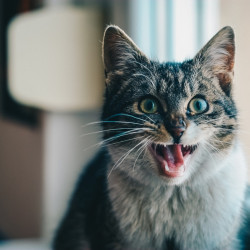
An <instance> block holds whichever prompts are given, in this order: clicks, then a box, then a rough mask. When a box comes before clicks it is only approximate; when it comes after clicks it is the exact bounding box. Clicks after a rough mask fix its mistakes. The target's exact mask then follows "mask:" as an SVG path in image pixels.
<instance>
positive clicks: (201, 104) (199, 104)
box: [188, 98, 208, 114]
mask: <svg viewBox="0 0 250 250" xmlns="http://www.w3.org/2000/svg"><path fill="white" fill-rule="evenodd" d="M188 108H189V110H190V111H191V113H193V114H201V113H203V112H205V111H206V110H207V109H208V103H207V102H206V101H205V100H204V99H202V98H194V99H193V100H191V101H190V103H189V105H188Z"/></svg>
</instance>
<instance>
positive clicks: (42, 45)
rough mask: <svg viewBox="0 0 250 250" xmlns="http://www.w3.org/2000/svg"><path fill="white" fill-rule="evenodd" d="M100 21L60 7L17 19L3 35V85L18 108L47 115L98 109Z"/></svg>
mask: <svg viewBox="0 0 250 250" xmlns="http://www.w3.org/2000/svg"><path fill="white" fill-rule="evenodd" d="M101 36H102V29H101V15H100V12H99V11H98V10H97V9H93V8H91V9H90V8H81V9H79V8H76V7H72V6H64V7H60V8H58V7H57V8H44V9H40V10H37V11H33V12H29V13H26V14H22V15H20V16H17V17H16V18H15V19H14V20H13V21H12V22H11V23H10V25H9V30H8V76H9V77H8V80H9V91H10V93H11V95H12V96H13V97H14V98H15V99H16V100H17V101H19V102H21V103H23V104H25V105H29V106H32V107H37V108H41V109H44V110H49V111H80V110H87V109H88V110H89V109H95V108H98V107H99V106H100V105H101V103H102V89H103V85H104V84H103V78H102V77H103V69H102V61H101V43H100V41H101Z"/></svg>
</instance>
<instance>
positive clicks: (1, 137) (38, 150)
mask: <svg viewBox="0 0 250 250" xmlns="http://www.w3.org/2000/svg"><path fill="white" fill-rule="evenodd" d="M41 176H42V133H41V129H40V128H29V127H27V126H22V125H20V124H16V123H13V122H10V121H7V120H3V119H2V118H0V201H1V206H0V231H2V232H3V233H4V234H5V235H7V236H8V237H10V238H27V237H38V236H39V235H40V228H41V193H42V181H43V180H42V178H41Z"/></svg>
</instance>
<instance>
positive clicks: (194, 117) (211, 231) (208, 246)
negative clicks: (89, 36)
mask: <svg viewBox="0 0 250 250" xmlns="http://www.w3.org/2000/svg"><path fill="white" fill-rule="evenodd" d="M103 51H104V55H103V56H104V64H105V71H106V85H107V88H106V96H105V97H106V98H105V99H106V101H105V104H104V108H103V115H102V121H103V122H102V123H103V124H102V125H103V129H104V130H103V131H104V140H105V142H106V146H105V148H104V150H103V151H102V152H100V153H99V155H98V157H97V158H96V159H95V160H94V161H93V162H92V163H91V164H90V165H89V167H88V168H87V170H86V173H84V174H83V176H82V177H81V179H80V183H79V185H78V187H77V190H76V192H75V195H74V196H73V199H72V202H71V205H70V207H69V210H68V213H67V214H66V216H65V218H64V220H63V222H62V225H61V226H60V228H59V230H58V233H57V236H56V239H55V242H54V249H55V250H85V249H115V250H118V249H124V250H133V249H134V250H139V249H141V250H142V249H143V250H144V249H145V250H146V249H148V250H153V249H157V250H158V249H159V250H163V249H164V250H172V249H175V250H190V249H192V250H239V249H241V242H240V240H239V238H238V233H239V230H240V226H241V224H242V219H243V217H242V206H243V205H242V204H243V200H244V192H245V187H246V164H245V160H244V157H243V154H242V150H241V147H240V143H239V142H238V133H237V131H238V122H237V109H236V107H235V103H234V101H233V98H232V93H231V89H232V83H233V64H234V35H233V31H232V29H231V28H229V27H227V28H224V29H223V30H221V31H220V32H219V33H218V34H217V35H216V36H215V37H214V38H212V39H211V40H210V42H208V44H207V45H206V46H205V47H204V48H203V49H202V50H201V51H200V52H199V53H198V54H197V55H196V57H195V58H194V59H192V60H189V61H185V62H183V63H164V64H160V63H158V62H154V61H150V60H149V59H148V58H147V57H146V56H145V55H144V54H143V53H142V52H141V51H140V50H139V49H138V48H137V47H136V45H135V44H134V43H133V42H132V40H131V39H130V38H129V37H127V36H126V34H125V33H124V32H123V31H121V30H120V29H119V28H117V27H114V26H110V27H109V28H108V29H107V30H106V33H105V36H104V49H103ZM145 103H146V104H145ZM195 103H196V104H197V103H198V104H197V106H192V105H194V104H195ZM202 105H205V106H204V107H203V106H202ZM196 109H197V110H196ZM199 109H201V111H200V110H199ZM124 131H125V132H124ZM189 145H191V146H189Z"/></svg>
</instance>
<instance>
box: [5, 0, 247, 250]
mask: <svg viewBox="0 0 250 250" xmlns="http://www.w3.org/2000/svg"><path fill="white" fill-rule="evenodd" d="M0 11H1V12H0V34H1V35H0V249H2V250H4V249H5V250H7V249H8V250H10V249H12V250H21V249H25V250H29V249H32V250H36V249H40V250H42V249H43V250H45V249H50V248H49V243H50V241H51V239H52V237H53V233H54V230H55V228H56V226H57V224H58V222H59V221H60V219H61V217H62V215H63V213H64V212H65V209H66V207H67V202H68V200H69V197H70V194H71V192H72V190H73V188H74V183H75V182H76V180H77V178H78V176H79V174H80V172H81V171H82V168H83V166H84V164H85V163H86V162H88V161H89V160H90V158H91V157H92V156H93V154H94V153H95V152H96V151H97V149H98V147H96V146H95V145H96V144H97V143H98V141H99V140H100V134H99V133H96V134H91V135H88V136H81V135H82V134H85V133H91V132H93V131H97V130H98V129H97V127H96V126H84V125H85V124H87V123H89V122H94V121H98V119H99V114H100V107H101V104H102V95H103V89H104V80H103V68H102V60H101V40H102V35H103V31H104V29H105V27H106V25H107V24H116V25H118V26H120V27H121V28H122V29H124V30H125V31H126V32H127V33H128V34H129V35H130V36H131V37H132V39H133V40H134V41H135V42H136V43H137V45H138V46H139V47H140V48H141V49H142V50H143V51H144V52H145V53H146V54H147V55H148V56H150V57H151V58H153V59H159V60H160V61H167V60H174V61H181V60H183V59H187V58H191V57H192V56H194V55H195V53H196V52H197V51H198V50H199V49H200V48H201V47H202V46H203V45H204V44H205V43H206V41H208V40H209V39H210V38H211V37H212V36H213V35H214V34H215V33H216V32H217V31H218V30H219V29H220V28H222V27H223V26H226V25H230V26H232V27H233V28H234V30H235V33H236V66H235V88H234V91H235V97H236V101H237V103H238V105H239V108H240V124H241V133H240V135H241V137H242V141H243V144H244V147H245V151H246V155H247V158H248V161H249V162H250V157H249V155H250V154H249V153H250V143H249V141H250V133H249V131H248V126H249V124H248V123H249V122H250V111H249V102H248V101H249V96H250V84H249V83H248V82H249V79H250V70H249V64H248V61H249V58H250V48H249V45H250V28H249V27H248V25H249V24H250V15H249V11H250V1H248V0H241V1H235V0H99V1H98V0H8V1H5V0H1V2H0Z"/></svg>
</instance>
